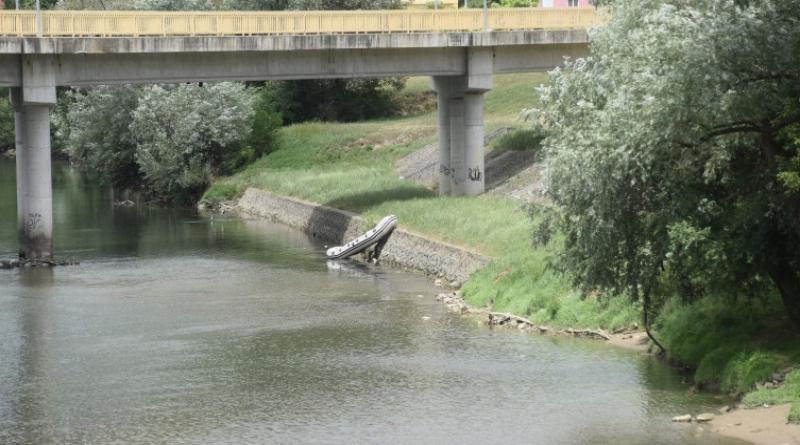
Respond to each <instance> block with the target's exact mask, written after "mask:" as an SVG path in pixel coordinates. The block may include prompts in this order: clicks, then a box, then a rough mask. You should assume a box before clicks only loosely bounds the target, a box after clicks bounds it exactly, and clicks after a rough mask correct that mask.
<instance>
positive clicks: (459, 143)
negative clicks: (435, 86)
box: [447, 96, 467, 196]
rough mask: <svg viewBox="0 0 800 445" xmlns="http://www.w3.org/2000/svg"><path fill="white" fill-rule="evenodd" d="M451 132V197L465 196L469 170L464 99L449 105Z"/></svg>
mask: <svg viewBox="0 0 800 445" xmlns="http://www.w3.org/2000/svg"><path fill="white" fill-rule="evenodd" d="M447 108H448V112H449V116H450V119H449V126H448V127H449V130H450V175H449V179H450V196H461V195H464V194H465V193H464V180H465V179H466V176H465V173H466V169H467V159H466V157H465V150H464V147H465V145H464V144H465V142H466V138H465V136H466V135H465V133H464V97H463V96H462V97H454V98H452V99H450V100H449V101H448V104H447Z"/></svg>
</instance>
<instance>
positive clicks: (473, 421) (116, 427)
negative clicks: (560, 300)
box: [0, 160, 737, 445]
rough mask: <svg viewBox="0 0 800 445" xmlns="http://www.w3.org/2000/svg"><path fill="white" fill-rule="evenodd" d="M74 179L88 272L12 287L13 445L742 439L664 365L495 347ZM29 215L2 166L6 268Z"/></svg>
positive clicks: (492, 340) (0, 303)
mask: <svg viewBox="0 0 800 445" xmlns="http://www.w3.org/2000/svg"><path fill="white" fill-rule="evenodd" d="M56 170H57V175H56V178H55V220H56V226H57V230H56V248H57V252H58V253H59V255H60V256H71V257H75V258H77V259H79V260H80V261H81V262H82V264H81V265H80V266H78V267H68V268H58V269H55V270H18V271H0V444H107V443H114V444H240V443H259V444H261V443H263V444H268V443H269V444H271V443H276V444H290V443H304V444H305V443H311V444H328V443H375V444H382V443H392V444H394V443H409V444H495V443H514V444H528V443H530V444H556V445H557V444H600V445H602V444H665V445H666V444H726V445H727V444H734V443H737V442H733V441H727V440H722V439H719V438H717V437H714V436H711V435H709V434H699V433H698V432H697V430H696V427H694V426H686V425H674V424H671V423H670V422H669V417H670V416H673V415H677V414H683V413H687V412H693V413H696V412H699V411H701V410H704V409H711V408H712V407H713V406H715V405H718V404H719V403H720V401H719V400H715V399H713V398H711V397H709V396H698V395H690V394H689V393H688V391H687V389H688V388H687V386H685V385H683V384H681V378H680V376H679V375H677V374H676V373H674V372H673V371H672V370H671V369H669V368H668V367H666V366H664V365H663V364H661V363H659V362H657V361H654V360H651V359H648V358H644V357H640V356H637V355H636V354H633V353H629V352H626V351H620V350H616V349H612V348H609V347H606V346H605V345H602V344H599V343H594V342H585V341H574V340H570V339H552V338H542V337H535V336H530V335H525V334H520V333H517V332H509V331H492V330H489V329H487V328H484V327H481V326H478V325H477V324H476V322H475V321H470V320H469V319H465V318H461V317H459V316H455V315H451V314H448V313H446V312H445V311H444V310H443V308H442V307H441V306H440V305H439V304H438V303H436V302H435V301H433V295H434V294H435V292H436V289H435V288H433V287H432V286H431V285H430V283H429V282H428V281H427V280H426V279H424V278H422V277H419V276H416V275H412V274H407V273H401V272H397V271H393V270H391V269H388V268H385V267H370V268H366V267H359V266H356V265H353V264H349V263H341V264H331V263H326V261H325V260H324V256H323V246H321V245H320V244H318V243H316V242H314V241H312V240H309V239H308V238H307V237H306V236H304V235H303V234H301V233H298V232H296V231H292V230H289V229H287V228H284V227H281V226H276V225H273V224H269V223H267V222H263V221H243V220H238V219H221V218H216V219H214V220H211V219H207V218H203V217H200V216H198V215H197V214H195V213H194V212H192V211H175V210H160V209H148V208H144V207H134V208H114V207H113V206H111V204H110V202H111V197H110V194H109V193H107V192H104V191H101V190H99V189H97V188H92V187H89V186H86V185H85V184H82V183H81V181H80V178H78V177H77V176H76V175H75V174H74V173H71V172H70V171H69V170H67V169H66V168H57V169H56ZM15 212H16V203H15V192H14V165H13V162H10V161H4V160H0V257H3V256H5V257H10V256H12V254H13V252H15V251H16V241H15V236H16V235H15V234H16V227H15ZM418 295H423V296H424V298H420V297H419V296H418ZM428 317H430V318H429V319H428Z"/></svg>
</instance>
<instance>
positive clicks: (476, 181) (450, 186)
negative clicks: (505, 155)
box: [431, 49, 493, 196]
mask: <svg viewBox="0 0 800 445" xmlns="http://www.w3.org/2000/svg"><path fill="white" fill-rule="evenodd" d="M467 60H468V62H469V63H468V74H467V75H466V76H435V77H434V78H433V81H432V82H431V84H432V87H433V89H434V90H435V91H436V95H437V106H438V110H437V112H438V119H437V120H438V133H439V194H440V195H451V196H463V195H480V194H481V193H483V192H484V190H485V181H486V173H485V171H484V155H485V149H484V129H483V108H484V100H483V95H484V93H486V92H487V91H489V90H490V89H491V88H492V72H493V71H492V70H493V67H492V52H491V49H480V50H479V51H478V50H476V51H472V50H469V52H468V59H467Z"/></svg>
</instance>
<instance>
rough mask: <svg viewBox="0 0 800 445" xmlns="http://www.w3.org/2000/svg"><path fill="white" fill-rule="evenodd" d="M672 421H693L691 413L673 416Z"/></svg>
mask: <svg viewBox="0 0 800 445" xmlns="http://www.w3.org/2000/svg"><path fill="white" fill-rule="evenodd" d="M672 421H673V422H684V423H689V422H691V421H692V415H691V414H684V415H682V416H675V417H673V418H672Z"/></svg>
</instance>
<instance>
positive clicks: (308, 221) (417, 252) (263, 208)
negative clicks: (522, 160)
mask: <svg viewBox="0 0 800 445" xmlns="http://www.w3.org/2000/svg"><path fill="white" fill-rule="evenodd" d="M233 208H234V209H235V210H236V211H237V212H238V213H240V214H246V215H254V216H259V217H262V218H267V219H270V220H272V221H274V222H277V223H281V224H285V225H288V226H290V227H294V228H296V229H300V230H302V231H304V232H305V233H306V234H308V235H310V236H312V237H314V238H316V239H319V240H320V241H322V242H324V243H328V244H331V245H341V244H344V243H346V242H347V241H349V240H351V239H353V238H356V237H358V236H360V235H361V234H363V233H364V232H366V231H367V230H369V229H371V228H372V227H371V226H370V225H368V224H367V223H366V222H365V221H364V220H363V218H361V217H360V216H358V215H356V214H354V213H350V212H347V211H344V210H339V209H334V208H331V207H326V206H322V205H318V204H314V203H309V202H305V201H302V200H299V199H295V198H288V197H284V196H278V195H275V194H273V193H270V192H268V191H265V190H259V189H255V188H251V189H248V190H247V191H246V192H245V194H244V195H243V196H242V197H241V198H240V199H239V201H238V202H237V203H236V204H235V205H234V206H233ZM223 210H225V208H223ZM402 225H403V221H402V220H400V223H399V227H398V229H396V230H395V231H394V234H393V235H392V237H391V238H390V239H389V242H388V243H387V244H386V246H385V247H384V249H383V253H382V255H381V261H384V262H387V263H390V264H393V265H396V266H400V267H403V268H408V269H414V270H418V271H421V272H424V273H426V274H428V275H431V276H437V277H439V278H440V279H441V280H443V281H445V280H446V282H447V283H449V284H450V285H451V286H452V287H458V286H459V284H460V283H463V282H465V281H466V280H467V279H468V278H469V276H470V275H472V273H473V272H475V271H476V270H478V269H480V268H482V267H483V266H485V265H486V264H487V263H488V262H489V258H488V257H486V256H484V255H481V254H479V253H477V252H473V251H471V250H469V249H466V248H464V247H459V246H454V245H452V244H449V243H446V242H443V241H438V240H434V239H431V238H429V237H426V236H423V235H420V234H417V233H414V232H411V231H409V230H406V229H403V228H402Z"/></svg>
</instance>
